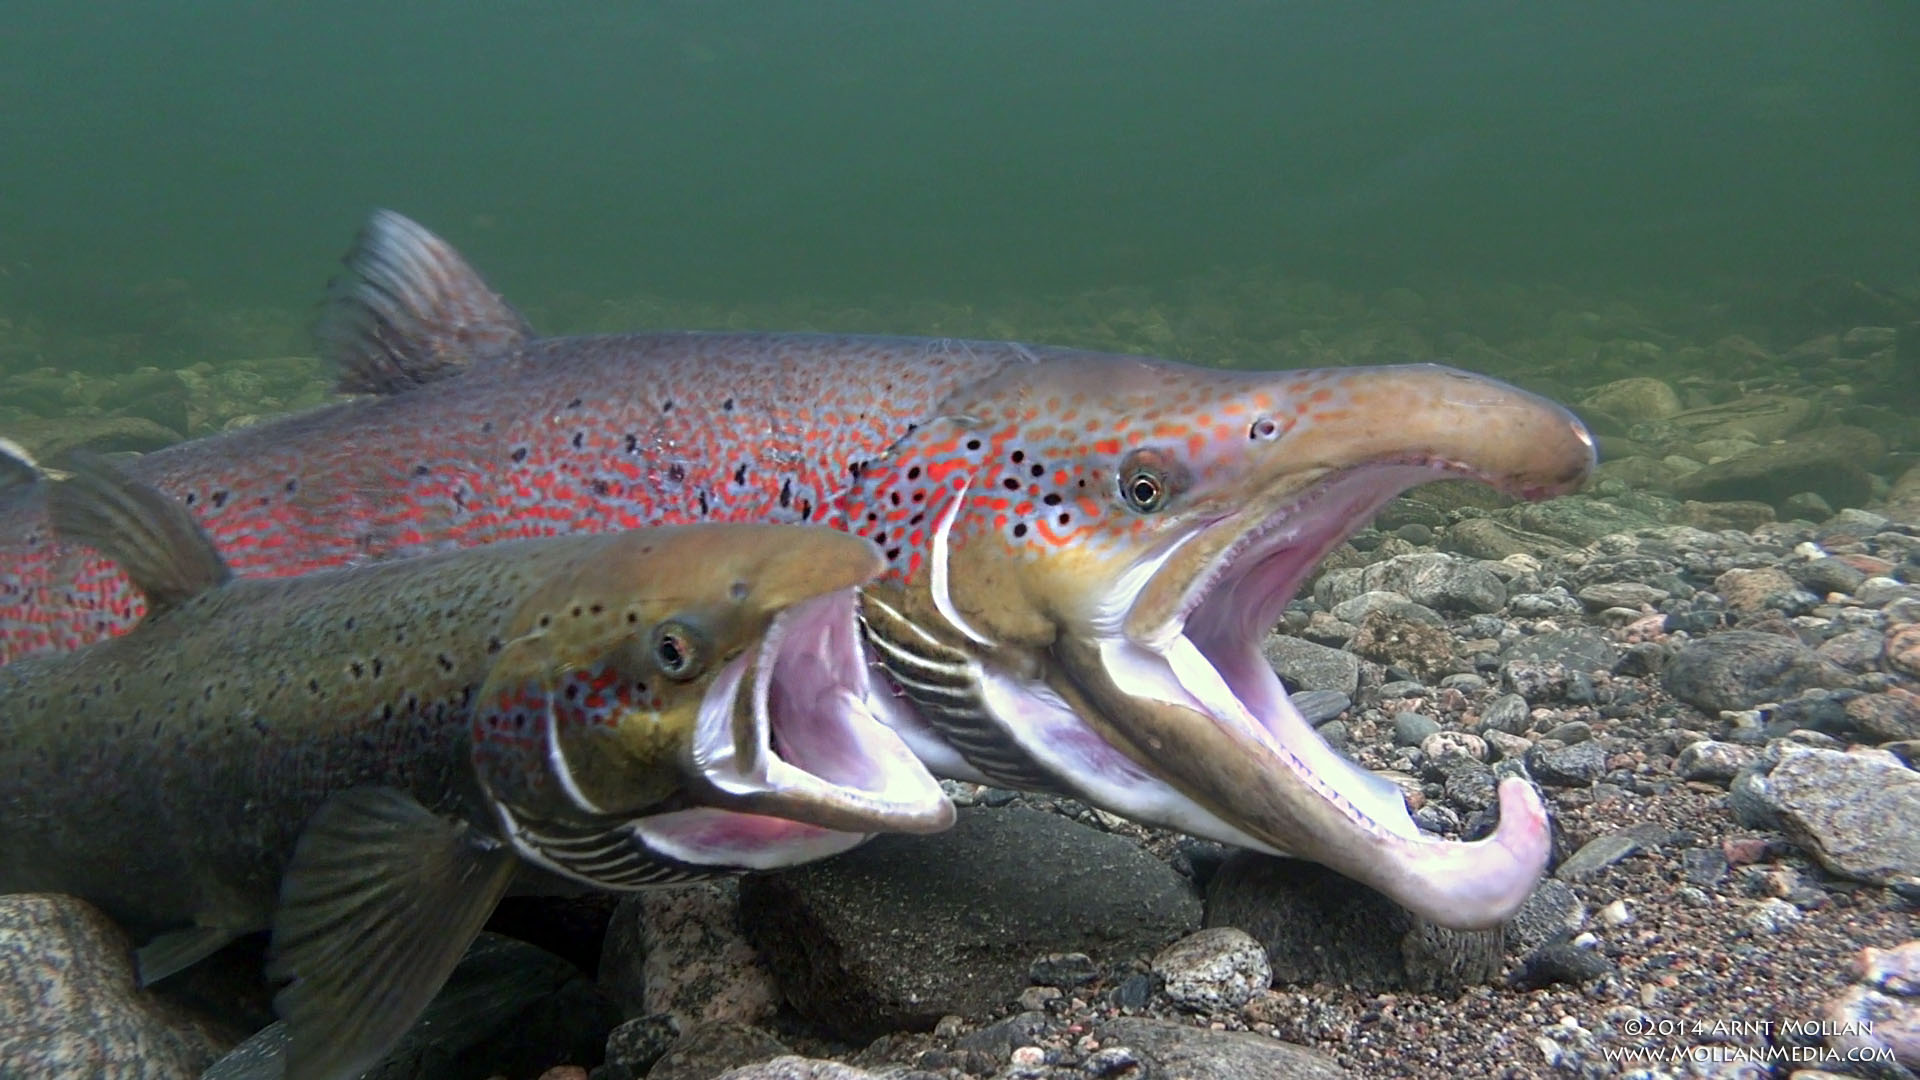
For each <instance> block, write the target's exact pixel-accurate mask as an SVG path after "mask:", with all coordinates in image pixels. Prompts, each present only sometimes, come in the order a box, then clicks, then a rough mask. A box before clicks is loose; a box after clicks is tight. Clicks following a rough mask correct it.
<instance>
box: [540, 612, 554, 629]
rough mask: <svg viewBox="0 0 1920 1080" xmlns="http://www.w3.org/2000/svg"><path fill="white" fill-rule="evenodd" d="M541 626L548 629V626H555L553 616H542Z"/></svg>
mask: <svg viewBox="0 0 1920 1080" xmlns="http://www.w3.org/2000/svg"><path fill="white" fill-rule="evenodd" d="M540 625H541V626H542V627H548V626H552V625H553V616H551V615H542V616H540Z"/></svg>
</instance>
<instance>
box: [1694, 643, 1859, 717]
mask: <svg viewBox="0 0 1920 1080" xmlns="http://www.w3.org/2000/svg"><path fill="white" fill-rule="evenodd" d="M1852 683H1853V677H1852V676H1851V675H1849V674H1848V673H1847V672H1846V671H1844V670H1842V669H1841V668H1839V667H1838V666H1836V665H1834V664H1830V663H1827V662H1826V661H1824V660H1822V659H1821V658H1820V657H1819V656H1818V655H1817V654H1815V653H1814V651H1813V650H1812V649H1809V648H1807V647H1806V646H1805V645H1802V644H1801V643H1800V642H1798V641H1796V640H1794V639H1792V638H1786V637H1781V636H1779V635H1777V634H1766V633H1761V632H1759V631H1757V630H1728V631H1725V632H1722V633H1717V634H1711V635H1709V636H1707V637H1703V638H1700V639H1698V640H1696V641H1690V642H1688V643H1687V645H1686V646H1685V647H1684V648H1682V649H1681V650H1680V651H1679V652H1677V653H1675V654H1674V656H1673V658H1672V659H1671V660H1669V661H1667V666H1666V668H1665V670H1663V671H1662V672H1661V674H1660V684H1661V686H1663V687H1665V688H1666V691H1667V693H1669V694H1672V695H1673V696H1674V697H1677V698H1679V699H1680V700H1681V701H1684V702H1686V703H1687V704H1689V705H1692V706H1693V707H1694V708H1696V709H1699V710H1700V711H1701V712H1704V713H1706V714H1707V715H1708V716H1715V715H1718V714H1719V713H1720V712H1722V711H1723V710H1729V709H1751V708H1753V707H1754V706H1756V705H1761V704H1764V703H1766V702H1769V701H1785V700H1787V699H1789V698H1792V697H1795V696H1797V695H1798V694H1800V693H1801V692H1803V691H1805V690H1809V689H1812V688H1813V687H1817V686H1824V687H1829V688H1837V687H1844V686H1850V685H1851V684H1852Z"/></svg>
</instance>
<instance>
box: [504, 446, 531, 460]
mask: <svg viewBox="0 0 1920 1080" xmlns="http://www.w3.org/2000/svg"><path fill="white" fill-rule="evenodd" d="M507 456H508V457H511V458H513V460H514V461H516V462H518V461H525V460H527V448H526V447H524V446H516V447H514V448H513V453H511V454H509V455H507Z"/></svg>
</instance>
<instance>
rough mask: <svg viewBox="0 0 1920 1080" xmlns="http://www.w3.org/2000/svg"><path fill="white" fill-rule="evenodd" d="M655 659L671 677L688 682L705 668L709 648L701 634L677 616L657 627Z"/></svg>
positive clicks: (655, 632) (654, 636)
mask: <svg viewBox="0 0 1920 1080" xmlns="http://www.w3.org/2000/svg"><path fill="white" fill-rule="evenodd" d="M653 662H654V663H655V664H657V665H658V666H659V668H660V670H661V671H662V672H664V673H665V674H666V676H667V678H669V679H674V680H677V681H680V682H685V681H687V680H688V679H691V678H694V677H695V676H697V675H699V674H700V672H701V671H702V670H703V669H705V667H706V663H707V658H706V649H705V648H704V647H703V645H702V643H701V638H700V634H699V632H698V631H696V630H695V629H694V628H693V627H691V626H688V625H687V624H686V623H684V622H681V621H680V620H678V619H669V620H667V621H666V622H663V623H661V624H660V625H659V626H657V627H655V628H654V631H653Z"/></svg>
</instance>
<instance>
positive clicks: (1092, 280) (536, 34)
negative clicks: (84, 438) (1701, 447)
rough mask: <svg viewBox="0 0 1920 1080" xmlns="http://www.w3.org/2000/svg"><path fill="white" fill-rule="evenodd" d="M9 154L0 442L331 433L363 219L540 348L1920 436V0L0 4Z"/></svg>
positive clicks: (0, 234) (0, 118) (1905, 440)
mask: <svg viewBox="0 0 1920 1080" xmlns="http://www.w3.org/2000/svg"><path fill="white" fill-rule="evenodd" d="M0 147H4V148H5V156H4V159H3V160H4V178H5V182H4V188H0V191H3V193H4V195H3V197H0V423H7V424H12V425H15V426H18V425H19V424H21V423H24V422H26V421H27V420H29V419H32V418H36V417H37V418H42V419H44V418H46V417H48V416H52V415H59V416H93V417H100V416H107V417H113V416H118V415H122V414H125V413H128V412H129V411H133V412H140V411H144V412H145V413H146V414H147V416H148V418H151V419H153V420H155V421H156V422H157V423H159V425H160V427H161V428H162V429H163V430H165V431H171V432H175V433H177V434H178V435H183V436H186V435H199V434H205V433H208V432H210V431H216V430H219V429H220V428H222V427H224V426H229V425H231V424H233V423H238V422H246V421H248V420H249V419H251V418H253V417H256V416H258V415H265V414H271V413H273V412H277V411H280V410H283V409H286V408H293V407H299V406H301V405H305V404H311V403H312V402H313V401H315V400H318V399H319V398H321V397H323V396H324V395H325V392H326V385H325V373H324V371H323V370H321V369H319V368H318V367H317V366H316V365H314V364H312V363H311V362H303V361H299V360H288V359H282V358H286V357H294V356H303V355H310V354H311V352H312V347H311V345H310V344H309V343H308V341H307V337H306V328H307V326H308V324H309V323H310V322H311V319H312V316H313V315H314V313H315V310H316V307H317V304H318V302H319V299H320V297H321V295H322V291H323V290H322V287H323V284H324V282H325V281H326V279H327V278H328V277H329V276H330V275H331V274H332V273H333V272H334V271H335V269H336V265H337V263H336V260H337V259H338V257H339V255H340V253H341V252H342V251H343V250H344V249H345V248H346V246H347V244H348V243H349V241H350V240H351V238H352V235H353V233H354V231H355V229H356V228H357V227H358V224H359V222H360V221H361V220H362V219H363V218H364V216H365V214H366V212H367V211H368V210H369V209H370V208H372V207H375V206H388V207H392V208H395V209H398V210H400V211H402V212H404V213H407V214H409V215H411V216H413V217H415V218H416V219H418V220H420V221H421V222H423V223H424V224H426V225H428V226H429V227H430V228H432V229H434V230H436V231H438V232H440V233H442V234H443V235H445V236H446V237H447V238H448V239H450V240H452V241H453V242H454V243H455V244H456V245H458V246H459V247H461V248H462V249H463V250H465V251H466V252H467V253H468V255H469V256H470V257H471V258H472V259H473V261H474V262H475V263H476V264H477V265H478V266H479V267H480V268H481V269H482V270H483V271H484V272H485V273H486V274H487V275H488V276H489V277H490V278H491V280H492V281H493V282H494V284H495V285H496V286H497V287H498V288H500V289H501V291H503V292H504V293H506V294H507V295H508V296H509V297H510V298H512V299H513V300H514V301H515V302H516V303H518V304H519V305H521V306H522V307H523V308H525V309H526V310H527V311H528V313H529V314H530V315H531V316H532V317H533V319H534V320H535V322H536V324H537V325H538V326H540V327H541V328H543V329H546V330H553V331H564V330H588V329H598V330H612V329H626V328H645V327H693V326H737V327H754V328H768V329H852V330H867V331H893V332H908V333H941V334H972V335H980V336H992V337H1021V338H1026V339H1029V340H1036V341H1044V342H1055V343H1062V344H1082V345H1089V346H1094V347H1103V348H1116V349H1131V350H1139V351H1151V352H1158V353H1163V354H1167V355H1174V356H1180V357H1185V358H1189V359H1194V360H1199V361H1203V362H1217V363H1234V364H1247V365H1258V366H1275V365H1282V364H1296V363H1320V362H1336V363H1337V362H1370V361H1378V360H1388V359H1403V358H1413V359H1428V358H1437V359H1446V360H1452V361H1455V362H1458V363H1461V364H1463V365H1464V366H1468V367H1474V368H1477V369H1480V370H1489V371H1494V372H1497V373H1500V374H1504V375H1507V376H1508V377H1512V378H1517V379H1520V380H1521V381H1523V382H1527V383H1529V384H1530V385H1535V386H1539V387H1541V388H1543V389H1546V390H1548V391H1549V392H1555V393H1559V394H1561V395H1562V396H1564V397H1567V398H1569V399H1570V400H1571V399H1577V398H1578V397H1579V396H1580V395H1582V394H1584V393H1587V392H1588V391H1590V390H1592V389H1593V388H1594V387H1596V386H1598V385H1600V384H1602V383H1605V382H1607V381H1608V380H1609V379H1617V378H1620V377H1624V376H1634V375H1647V374H1651V375H1654V376H1657V377H1660V378H1663V379H1666V380H1667V381H1668V382H1670V383H1672V384H1673V385H1675V386H1676V388H1677V389H1678V391H1679V394H1680V398H1679V400H1680V403H1681V404H1683V405H1686V406H1689V407H1698V406H1701V405H1704V404H1710V403H1715V402H1721V401H1725V400H1726V399H1728V398H1729V396H1732V395H1736V394H1738V393H1741V392H1745V391H1748V390H1752V389H1754V388H1756V387H1758V388H1760V389H1765V388H1766V387H1767V386H1768V385H1772V386H1774V387H1775V388H1785V389H1789V390H1791V389H1792V387H1791V386H1788V385H1787V384H1789V383H1793V382H1794V381H1796V380H1798V381H1799V382H1800V383H1805V384H1810V385H1813V386H1815V387H1822V388H1838V392H1840V393H1841V398H1842V399H1841V400H1839V401H1838V402H1837V404H1836V406H1835V408H1834V409H1830V410H1828V411H1827V412H1825V413H1822V414H1821V415H1823V416H1825V417H1826V418H1827V419H1837V420H1839V421H1842V422H1849V423H1851V422H1856V421H1857V420H1858V417H1856V416H1850V415H1849V414H1848V413H1847V411H1846V410H1847V409H1849V408H1863V407H1869V406H1870V407H1872V408H1874V409H1878V410H1879V414H1876V416H1878V418H1879V420H1881V421H1884V423H1878V424H1877V430H1880V431H1881V434H1882V436H1883V437H1884V438H1886V439H1887V440H1888V441H1889V443H1890V446H1891V449H1893V450H1894V452H1895V453H1896V454H1898V453H1900V452H1901V451H1902V450H1903V449H1906V448H1909V447H1910V446H1911V445H1912V444H1913V443H1914V442H1915V441H1917V440H1915V439H1913V438H1911V437H1910V436H1911V434H1912V433H1911V432H1910V430H1909V428H1910V426H1911V425H1910V423H1907V422H1908V421H1910V420H1911V418H1912V417H1913V416H1914V415H1915V414H1917V413H1920V408H1915V407H1913V406H1915V405H1920V392H1916V391H1915V390H1914V388H1913V384H1912V383H1911V381H1910V380H1907V378H1906V376H1905V375H1903V372H1904V371H1905V370H1906V367H1912V366H1913V363H1909V362H1907V361H1903V360H1900V359H1899V356H1897V355H1896V354H1904V351H1905V350H1904V348H1897V347H1896V342H1895V340H1894V338H1893V337H1890V336H1888V334H1890V333H1892V331H1888V334H1877V335H1869V336H1868V337H1865V338H1860V337H1858V335H1856V339H1857V340H1856V341H1855V342H1854V343H1852V344H1846V343H1843V340H1842V339H1843V338H1844V335H1846V334H1847V333H1848V332H1849V331H1850V330H1853V329H1855V328H1857V327H1869V328H1882V329H1884V328H1887V327H1897V326H1899V325H1902V324H1904V323H1905V322H1908V321H1920V308H1917V307H1916V298H1917V297H1920V5H1914V4H1911V3H1885V4H1873V3H1801V2H1786V0H1780V2H1773V0H1738V2H1729V3H1670V2H1657V3H1656V2H1649V3H1609V4H1557V3H1521V2H1513V3H1489V2H1480V3H1447V4H1433V5H1412V4H1337V5H1335V4H1327V5H1321V4H1292V3H1237V2H1234V3H1229V2H1212V0H1210V2H1205V3H1192V4H1173V3H1162V2H1151V3H1149V2H1144V0H1100V2H1092V0H1084V2H1078V0H1076V2H1047V3H1029V2H1018V3H1016V2H1010V0H985V2H982V0H966V2H957V0H956V2H903V3H893V2H884V3H883V2H877V0H863V2H859V3H852V2H806V3H800V2H793V3H767V2H750V3H711V4H709V3H675V4H640V3H607V2H598V3H584V2H571V3H569V2H541V3H534V2H527V3H507V2H452V0H448V2H400V3H372V2H362V0H348V2H332V3H291V2H278V3H274V2H250V3H237V2H231V0H217V2H203V3H194V4H184V3H158V4H155V3H149V4H136V3H125V2H76V3H39V2H35V3H21V2H0ZM1825 336H1831V337H1832V344H1831V345H1818V346H1817V347H1814V348H1813V351H1812V352H1810V353H1808V352H1804V347H1805V346H1806V343H1807V342H1809V341H1825V340H1826V337H1825ZM1909 336H1910V337H1912V338H1913V339H1914V343H1915V346H1916V348H1920V330H1916V331H1915V332H1914V333H1913V334H1912V335H1909ZM1796 349H1801V350H1803V352H1802V353H1795V350H1796ZM1796 357H1797V358H1796ZM1915 363H1920V362H1915ZM1903 364H1904V365H1905V367H1903V366H1902V365H1903ZM141 367H152V368H157V369H159V370H160V371H161V372H168V373H172V372H178V373H180V374H179V376H178V378H179V380H180V381H184V382H185V384H186V386H187V399H186V400H185V401H184V402H178V403H176V402H174V399H175V398H178V397H179V395H178V393H176V389H177V388H175V387H174V385H173V383H172V382H165V381H164V380H162V381H161V382H155V381H154V380H153V379H152V378H149V379H148V381H147V382H145V383H141V382H139V381H138V380H135V381H133V382H132V383H128V382H125V381H124V378H125V373H128V372H132V371H134V370H135V369H137V368H141ZM149 375H151V373H149ZM1688 380H1693V384H1692V385H1691V386H1690V385H1689V382H1688ZM1702 380H1705V381H1702ZM1716 380H1717V381H1716ZM155 387H158V388H159V389H158V390H156V389H155ZM156 395H157V398H158V399H165V400H166V403H165V404H164V405H163V406H162V407H161V408H159V409H157V410H156V409H155V408H150V407H147V406H146V405H144V404H142V403H144V402H148V401H152V400H156V399H157V398H156ZM1656 411H1660V410H1656ZM1881 414H1884V415H1881ZM1903 417H1904V418H1906V419H1905V420H1903V419H1902V418H1903ZM1632 419H1633V418H1632V417H1627V418H1624V419H1623V424H1622V425H1621V431H1620V432H1618V434H1619V435H1621V436H1622V437H1624V436H1625V435H1626V434H1627V432H1626V430H1625V428H1626V425H1627V424H1630V423H1631V421H1632ZM1808 422H1809V423H1811V422H1812V421H1811V420H1810V421H1808ZM1903 423H1904V424H1907V426H1906V427H1903V426H1902V424H1903ZM1870 426H1876V425H1870ZM1751 434H1754V435H1755V438H1756V439H1758V440H1759V441H1766V438H1765V436H1766V435H1767V433H1764V432H1754V433H1751ZM158 438H160V436H157V435H153V434H152V433H151V432H148V433H147V437H146V441H147V442H152V441H156V440H157V439H158ZM131 442H132V444H139V443H140V442H141V440H140V439H137V438H136V439H133V440H132V441H131ZM1637 449H1638V450H1645V451H1646V452H1648V453H1651V454H1654V455H1655V456H1658V454H1659V453H1662V452H1664V451H1665V446H1664V444H1660V445H1654V444H1646V443H1644V441H1643V444H1642V445H1640V446H1639V447H1638V448H1637ZM1616 456H1617V455H1616ZM1710 456H1711V455H1710V454H1709V455H1707V457H1710ZM1700 460H1706V458H1705V457H1703V458H1701V459H1700ZM1883 472H1884V473H1885V474H1886V476H1891V475H1893V470H1891V469H1886V470H1883Z"/></svg>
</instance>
